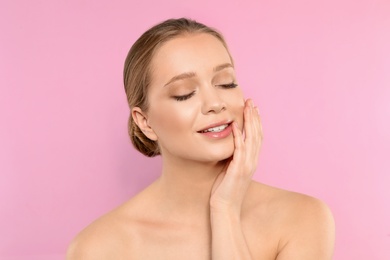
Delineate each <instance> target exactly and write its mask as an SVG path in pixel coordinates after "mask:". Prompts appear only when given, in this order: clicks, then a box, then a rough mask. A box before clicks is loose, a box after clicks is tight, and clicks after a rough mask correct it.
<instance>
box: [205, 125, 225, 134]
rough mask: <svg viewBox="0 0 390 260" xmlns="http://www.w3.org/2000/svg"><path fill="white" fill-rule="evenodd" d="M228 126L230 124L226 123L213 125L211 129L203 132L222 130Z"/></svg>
mask: <svg viewBox="0 0 390 260" xmlns="http://www.w3.org/2000/svg"><path fill="white" fill-rule="evenodd" d="M226 127H228V124H226V125H220V126H216V127H213V128H209V129H206V130H203V131H202V133H207V132H221V131H222V130H224V129H225V128H226Z"/></svg>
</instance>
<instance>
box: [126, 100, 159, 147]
mask: <svg viewBox="0 0 390 260" xmlns="http://www.w3.org/2000/svg"><path fill="white" fill-rule="evenodd" d="M131 116H132V117H133V120H134V122H135V123H136V124H137V126H138V127H139V128H140V129H141V131H142V133H144V135H145V136H146V137H147V138H149V139H150V140H152V141H157V135H156V134H155V132H154V131H153V129H152V128H151V127H150V125H149V124H148V118H147V115H146V113H145V112H143V111H142V110H141V108H139V107H133V109H132V110H131Z"/></svg>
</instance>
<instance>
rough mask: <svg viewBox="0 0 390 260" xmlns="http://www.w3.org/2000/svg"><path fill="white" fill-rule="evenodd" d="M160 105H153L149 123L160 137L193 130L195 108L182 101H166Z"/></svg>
mask: <svg viewBox="0 0 390 260" xmlns="http://www.w3.org/2000/svg"><path fill="white" fill-rule="evenodd" d="M164 103H165V104H161V105H160V106H158V107H153V108H152V107H151V109H150V113H149V124H150V126H151V127H152V129H153V130H154V131H155V133H156V135H157V136H158V137H159V138H164V137H168V136H172V135H173V136H178V134H179V133H183V132H184V133H185V132H188V131H191V129H192V127H193V119H194V116H195V109H194V108H193V107H190V106H185V105H183V104H180V102H178V103H175V102H164Z"/></svg>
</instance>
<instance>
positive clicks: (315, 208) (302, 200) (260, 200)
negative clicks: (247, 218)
mask: <svg viewBox="0 0 390 260" xmlns="http://www.w3.org/2000/svg"><path fill="white" fill-rule="evenodd" d="M248 192H249V196H248V199H249V200H250V201H251V203H252V205H253V207H252V208H264V207H266V208H267V209H268V211H271V212H274V213H277V214H278V215H279V216H282V217H283V216H285V217H286V218H287V219H288V221H289V222H292V221H294V222H304V223H305V224H306V225H307V224H310V222H316V223H318V221H320V220H323V222H322V223H328V224H332V222H333V215H332V213H331V210H330V208H329V206H328V205H327V204H326V203H325V202H323V201H322V200H320V199H318V198H315V197H312V196H309V195H306V194H302V193H298V192H293V191H288V190H284V189H280V188H276V187H272V186H269V185H265V184H263V183H259V182H255V181H253V182H252V184H251V186H250V189H249V191H248ZM329 222H330V223H329Z"/></svg>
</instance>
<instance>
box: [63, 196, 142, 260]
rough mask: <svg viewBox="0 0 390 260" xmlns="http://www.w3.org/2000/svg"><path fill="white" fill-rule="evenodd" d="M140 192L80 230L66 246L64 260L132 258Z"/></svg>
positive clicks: (140, 199)
mask: <svg viewBox="0 0 390 260" xmlns="http://www.w3.org/2000/svg"><path fill="white" fill-rule="evenodd" d="M143 194H144V191H143V192H141V193H139V194H138V195H137V196H135V197H133V198H131V199H130V200H129V201H127V202H125V203H124V204H122V205H120V206H119V207H117V208H116V209H114V210H112V211H111V212H109V213H107V214H105V215H103V216H102V217H100V218H98V219H97V220H95V221H94V222H92V223H91V224H90V225H89V226H87V227H86V228H85V229H83V230H82V231H81V232H80V233H79V234H78V235H77V236H76V237H75V238H74V239H73V241H72V242H71V243H70V245H69V247H68V250H67V259H68V260H78V259H83V260H89V259H94V260H99V259H124V258H123V257H127V256H132V255H133V254H134V253H135V251H136V250H134V248H135V245H136V241H137V238H138V233H137V226H138V225H137V219H139V213H138V212H142V211H143V209H141V210H140V206H139V205H140V204H142V203H140V201H141V202H145V196H144V195H143Z"/></svg>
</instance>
